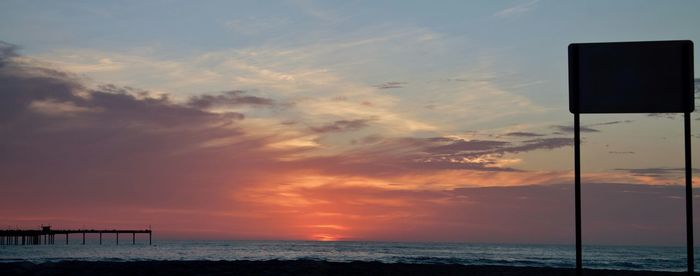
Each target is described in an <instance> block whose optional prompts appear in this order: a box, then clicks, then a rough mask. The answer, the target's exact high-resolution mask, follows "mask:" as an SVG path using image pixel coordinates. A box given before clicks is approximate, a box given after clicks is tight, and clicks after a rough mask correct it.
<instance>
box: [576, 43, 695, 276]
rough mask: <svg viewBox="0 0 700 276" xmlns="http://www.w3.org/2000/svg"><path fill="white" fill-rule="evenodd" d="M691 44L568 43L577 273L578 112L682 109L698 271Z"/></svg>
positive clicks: (689, 237)
mask: <svg viewBox="0 0 700 276" xmlns="http://www.w3.org/2000/svg"><path fill="white" fill-rule="evenodd" d="M693 78H694V75H693V42H692V41H689V40H677V41H642V42H607V43H574V44H570V45H569V111H570V112H571V113H573V114H574V197H575V200H574V204H575V213H576V215H575V217H576V274H577V275H581V274H582V272H583V271H582V269H583V258H582V245H581V244H582V242H581V131H580V120H579V115H580V114H586V113H683V122H684V136H685V137H684V143H685V200H686V201H685V210H686V246H687V255H688V274H690V275H692V274H693V271H694V256H693V201H692V189H693V187H692V184H693V182H692V162H691V160H692V159H691V151H690V142H691V141H690V113H691V112H693V111H694V110H695V103H694V95H693V92H694V85H695V84H694V81H693Z"/></svg>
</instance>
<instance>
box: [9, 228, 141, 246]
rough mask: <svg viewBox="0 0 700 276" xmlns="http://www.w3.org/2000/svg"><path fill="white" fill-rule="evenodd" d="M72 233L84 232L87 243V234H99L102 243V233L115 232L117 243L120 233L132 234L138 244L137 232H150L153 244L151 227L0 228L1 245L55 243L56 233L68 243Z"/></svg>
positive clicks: (132, 241)
mask: <svg viewBox="0 0 700 276" xmlns="http://www.w3.org/2000/svg"><path fill="white" fill-rule="evenodd" d="M70 234H82V236H83V242H82V244H85V235H86V234H99V237H100V238H99V240H100V244H102V234H115V235H116V244H119V234H127V235H128V234H131V244H136V234H148V244H149V245H151V244H152V231H151V229H144V230H123V229H122V230H118V229H106V230H98V229H61V230H56V229H51V226H42V227H41V229H40V230H39V229H35V230H19V229H17V230H11V229H10V230H0V245H39V244H55V243H56V235H65V240H66V244H68V236H69V235H70Z"/></svg>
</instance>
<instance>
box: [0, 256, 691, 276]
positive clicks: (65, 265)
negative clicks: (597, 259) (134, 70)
mask: <svg viewBox="0 0 700 276" xmlns="http://www.w3.org/2000/svg"><path fill="white" fill-rule="evenodd" d="M574 272H575V271H574V269H571V268H550V267H514V266H482V265H458V264H407V263H392V264H389V263H381V262H360V261H355V262H328V261H315V260H288V261H281V260H269V261H127V262H108V261H59V262H45V263H38V264H35V263H31V262H9V263H0V273H1V274H3V275H132V276H133V275H433V276H434V275H543V276H547V275H575V273H574ZM584 275H587V276H588V275H640V276H641V275H685V273H684V272H658V271H630V270H591V269H586V270H584Z"/></svg>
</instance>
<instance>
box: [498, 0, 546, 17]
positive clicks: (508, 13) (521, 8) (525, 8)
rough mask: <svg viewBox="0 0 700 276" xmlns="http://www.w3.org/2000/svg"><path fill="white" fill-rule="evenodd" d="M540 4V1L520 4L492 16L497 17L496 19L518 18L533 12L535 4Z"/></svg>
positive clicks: (533, 0)
mask: <svg viewBox="0 0 700 276" xmlns="http://www.w3.org/2000/svg"><path fill="white" fill-rule="evenodd" d="M539 2H540V0H532V1H528V2H522V3H520V4H516V5H513V6H510V7H507V8H505V9H502V10H500V11H498V12H496V13H494V14H493V16H495V17H498V18H511V17H514V16H518V15H521V14H524V13H527V12H530V11H532V10H534V9H535V8H536V7H537V4H538V3H539Z"/></svg>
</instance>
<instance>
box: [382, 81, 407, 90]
mask: <svg viewBox="0 0 700 276" xmlns="http://www.w3.org/2000/svg"><path fill="white" fill-rule="evenodd" d="M405 84H406V82H397V81H390V82H385V83H380V84H377V85H374V87H376V88H379V89H396V88H403V86H404V85H405Z"/></svg>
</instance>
